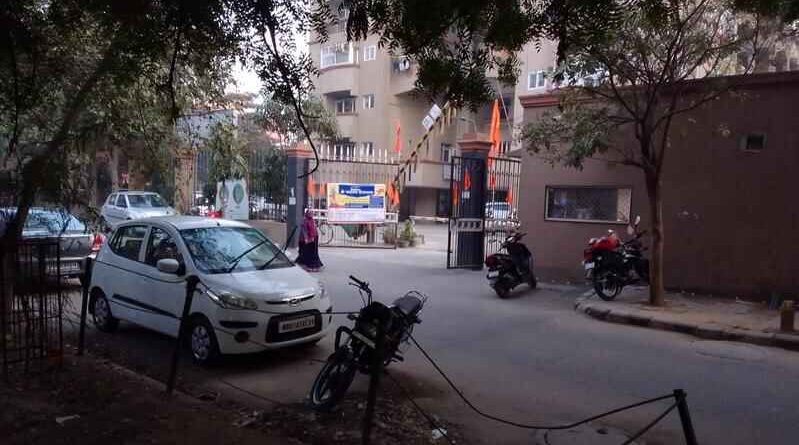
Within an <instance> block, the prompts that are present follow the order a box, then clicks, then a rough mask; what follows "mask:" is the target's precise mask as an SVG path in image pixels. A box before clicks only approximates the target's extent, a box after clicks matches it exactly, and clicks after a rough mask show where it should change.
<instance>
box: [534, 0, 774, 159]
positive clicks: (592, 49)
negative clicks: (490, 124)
mask: <svg viewBox="0 0 799 445" xmlns="http://www.w3.org/2000/svg"><path fill="white" fill-rule="evenodd" d="M727 6H728V5H727V3H725V2H722V1H720V0H700V1H692V0H679V1H672V2H642V3H640V4H637V5H636V6H631V7H629V8H627V9H626V10H625V11H624V12H623V13H621V17H622V18H623V24H622V25H620V26H619V27H618V28H617V29H613V30H606V31H605V33H604V34H603V36H602V38H597V39H595V40H592V41H583V42H582V43H581V45H580V46H574V47H570V48H569V49H568V51H567V52H566V53H564V54H563V57H562V59H561V61H560V64H559V66H558V68H557V70H556V72H555V73H554V76H553V77H554V78H555V80H557V81H559V82H560V84H561V92H562V101H561V104H560V106H559V108H558V110H556V111H547V112H544V113H543V115H542V116H541V118H540V119H537V120H536V121H535V122H533V123H531V124H529V125H528V126H527V127H526V128H525V130H524V132H523V134H522V138H523V139H524V141H525V142H526V143H527V146H528V148H529V149H530V150H531V151H533V152H534V153H537V154H542V153H543V154H544V155H545V156H548V157H549V159H550V160H552V161H555V162H559V163H563V164H565V165H567V166H570V167H577V168H580V167H581V166H582V162H583V159H585V158H588V157H592V156H594V155H597V154H604V153H606V152H608V151H609V150H612V152H613V153H611V157H613V158H615V159H616V160H619V161H620V162H622V163H625V164H629V165H635V166H638V167H641V168H643V169H644V170H645V171H646V172H647V173H650V174H659V171H660V166H661V164H662V159H663V155H664V151H665V149H666V147H667V146H668V145H669V138H670V137H671V136H670V133H669V131H670V127H671V123H672V120H673V118H674V116H677V115H679V114H682V113H686V112H689V111H691V110H693V109H695V108H697V107H699V106H701V105H702V104H703V103H706V102H707V101H709V100H712V99H714V98H716V97H718V96H719V94H721V93H723V92H725V91H727V90H728V87H727V84H726V82H725V81H724V79H723V78H721V79H716V80H715V81H713V82H707V83H706V84H705V85H704V86H703V89H702V91H699V92H697V91H690V92H689V89H690V88H691V84H690V83H689V82H686V81H687V80H689V79H691V80H696V79H705V78H711V77H716V76H719V75H722V74H741V73H747V72H749V71H750V70H751V68H752V64H753V62H754V60H755V58H756V55H757V54H758V52H759V51H761V50H762V48H760V47H759V43H758V40H757V37H758V35H759V27H760V26H761V25H760V23H759V22H758V21H757V20H756V18H754V19H749V20H745V21H744V20H742V19H741V18H740V17H738V18H735V17H734V16H733V15H731V13H730V11H729V9H728V8H727ZM742 52H744V53H746V52H748V54H749V55H750V56H749V57H748V58H747V59H745V60H741V59H740V58H739V57H738V55H739V54H740V53H742ZM742 62H743V63H742ZM624 128H627V129H629V131H630V132H631V134H634V135H635V137H636V139H637V141H638V143H639V146H638V147H637V149H636V148H631V147H627V146H623V145H621V144H614V143H613V141H612V140H611V137H612V136H613V135H615V134H619V132H620V131H623V130H622V129H624Z"/></svg>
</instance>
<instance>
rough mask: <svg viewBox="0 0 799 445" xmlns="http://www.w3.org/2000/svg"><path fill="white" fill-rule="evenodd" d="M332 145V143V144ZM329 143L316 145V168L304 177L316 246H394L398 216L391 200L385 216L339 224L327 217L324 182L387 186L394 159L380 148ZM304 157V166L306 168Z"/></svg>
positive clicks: (393, 167)
mask: <svg viewBox="0 0 799 445" xmlns="http://www.w3.org/2000/svg"><path fill="white" fill-rule="evenodd" d="M334 148H335V147H334ZM339 148H340V149H338V150H334V149H331V147H329V146H323V147H321V149H320V153H319V155H320V159H319V168H318V169H317V170H316V171H315V172H314V173H313V174H312V175H311V176H309V177H308V183H307V187H306V190H307V193H308V196H307V199H306V201H305V202H307V203H308V207H309V208H311V209H312V211H313V214H314V219H315V220H316V223H317V227H318V232H319V246H320V247H368V248H387V249H394V248H396V247H397V240H398V220H397V213H396V211H392V210H395V209H392V207H391V203H390V202H389V203H387V209H386V219H385V221H383V222H380V223H352V224H339V223H334V222H330V221H328V219H327V184H329V183H342V182H343V183H372V184H386V186H388V185H389V184H390V183H391V182H392V181H393V179H394V176H396V174H397V168H398V166H397V163H396V162H395V161H394V159H392V158H391V157H390V156H389V155H388V153H387V152H386V151H385V150H383V151H368V150H364V149H360V150H358V149H357V147H354V146H352V147H350V146H345V147H339ZM311 162H313V160H310V159H309V160H308V166H307V167H306V169H307V170H309V169H310V163H311ZM307 170H306V171H307Z"/></svg>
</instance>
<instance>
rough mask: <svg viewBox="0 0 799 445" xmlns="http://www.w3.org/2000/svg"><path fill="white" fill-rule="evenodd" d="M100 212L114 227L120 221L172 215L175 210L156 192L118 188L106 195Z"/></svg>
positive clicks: (174, 213)
mask: <svg viewBox="0 0 799 445" xmlns="http://www.w3.org/2000/svg"><path fill="white" fill-rule="evenodd" d="M100 214H101V215H102V217H103V219H104V220H105V222H106V223H107V224H108V225H109V226H111V227H116V225H117V224H119V223H121V222H122V221H129V220H133V219H141V218H150V217H153V216H172V215H176V214H177V212H176V211H175V209H173V208H172V207H170V206H169V204H167V202H166V201H165V200H164V198H162V197H161V195H159V194H158V193H155V192H143V191H134V190H120V191H118V192H116V193H111V194H110V195H108V198H107V199H106V200H105V204H103V208H102V209H101V210H100Z"/></svg>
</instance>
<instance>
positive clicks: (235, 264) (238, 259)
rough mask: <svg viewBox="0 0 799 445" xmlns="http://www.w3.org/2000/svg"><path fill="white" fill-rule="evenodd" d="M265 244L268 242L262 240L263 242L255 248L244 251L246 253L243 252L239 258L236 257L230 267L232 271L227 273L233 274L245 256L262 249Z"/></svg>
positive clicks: (229, 270)
mask: <svg viewBox="0 0 799 445" xmlns="http://www.w3.org/2000/svg"><path fill="white" fill-rule="evenodd" d="M264 243H266V240H262V241H261V242H259V243H258V244H256V245H254V246H252V247H250V248H249V249H247V250H245V251H244V252H243V253H242V254H241V255H239V256H237V257H236V258H235V259H234V260H233V262H232V263H233V264H232V265H231V266H230V269H228V270H227V273H231V272H233V269H235V268H236V266H238V265H239V261H241V259H242V258H244V255H247V254H248V253H250V252H252V251H253V250H255V249H257V248H259V247H261V246H262V245H263V244H264Z"/></svg>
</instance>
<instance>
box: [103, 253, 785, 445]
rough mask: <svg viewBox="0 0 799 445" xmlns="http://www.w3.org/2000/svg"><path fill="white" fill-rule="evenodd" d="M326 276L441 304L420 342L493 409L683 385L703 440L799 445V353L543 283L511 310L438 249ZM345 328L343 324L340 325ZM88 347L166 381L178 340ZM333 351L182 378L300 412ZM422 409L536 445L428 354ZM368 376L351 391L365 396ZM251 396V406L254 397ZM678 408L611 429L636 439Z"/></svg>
mask: <svg viewBox="0 0 799 445" xmlns="http://www.w3.org/2000/svg"><path fill="white" fill-rule="evenodd" d="M321 255H322V260H323V261H324V262H325V264H326V269H325V270H324V271H323V272H322V273H320V274H318V277H319V278H320V279H321V280H322V281H323V282H324V283H325V285H326V286H327V288H328V291H329V292H330V293H331V294H332V298H333V299H334V304H335V308H336V310H357V309H358V308H359V307H360V305H361V302H360V299H359V298H358V296H357V293H355V292H354V290H353V289H352V288H350V287H348V286H347V276H348V275H349V274H354V275H357V276H358V277H360V278H363V279H365V280H367V281H369V282H370V283H371V285H372V288H373V289H374V290H375V293H376V297H377V298H379V299H380V300H382V301H386V302H388V301H391V300H392V299H394V298H396V297H399V296H401V295H402V294H403V293H404V292H405V291H407V290H409V289H415V290H419V291H421V292H423V293H426V294H428V295H429V296H430V300H429V301H428V303H427V306H426V307H425V309H424V312H423V313H422V319H423V323H422V324H421V325H420V326H418V327H417V328H416V331H415V335H416V338H417V339H418V340H419V342H420V343H421V344H422V346H423V347H424V348H426V349H427V351H428V352H429V353H430V354H431V355H433V356H434V357H435V359H436V360H437V361H438V363H439V364H440V365H441V366H442V367H443V368H444V369H445V371H446V372H447V373H448V374H449V375H450V376H451V377H452V379H453V380H454V381H455V382H456V383H457V384H458V385H459V386H460V387H461V388H462V389H463V391H464V393H465V394H466V395H467V396H468V397H469V398H470V399H471V400H472V401H473V402H475V403H476V404H477V405H478V406H479V407H480V408H481V409H483V410H485V411H488V412H490V413H492V414H496V415H500V416H503V417H507V418H510V419H513V420H516V421H519V422H527V423H543V424H552V423H563V422H570V421H573V420H577V419H580V418H583V417H586V416H589V415H592V414H595V413H598V412H602V411H605V410H608V409H611V408H615V407H617V406H621V405H625V404H629V403H633V402H636V401H639V400H641V399H645V398H650V397H654V396H658V395H661V394H666V393H670V392H671V391H672V390H673V389H675V388H683V389H684V390H685V391H687V393H688V401H689V406H690V408H691V413H692V415H693V417H694V424H695V427H696V430H697V434H698V436H699V439H700V443H703V444H739V443H740V444H750V443H768V444H793V443H796V441H797V437H799V421H798V420H799V403H798V402H797V400H799V397H797V396H799V354H797V353H795V352H789V351H783V350H780V349H774V348H765V347H758V346H753V345H745V344H735V343H728V342H711V341H704V340H699V339H696V338H693V337H690V336H686V335H683V334H677V333H671V332H663V331H657V330H648V329H644V328H636V327H631V326H626V325H615V324H609V323H604V322H601V321H597V320H594V319H590V318H587V317H585V316H584V315H581V314H578V313H576V312H574V310H573V309H572V308H573V304H574V300H575V298H576V297H577V296H579V295H580V294H581V293H582V291H583V289H580V288H574V287H566V286H558V285H552V284H546V283H543V285H542V287H543V288H542V289H539V290H535V291H527V290H526V289H523V290H521V291H520V292H518V293H517V295H516V297H515V298H511V299H508V300H499V299H497V297H496V296H495V295H494V294H493V293H492V291H491V289H490V288H489V287H488V286H487V284H486V282H485V278H484V273H483V272H475V271H466V270H446V269H445V268H444V264H445V254H444V253H442V252H440V251H436V250H424V249H402V250H397V251H382V250H357V249H335V248H329V249H323V250H322V252H321ZM339 322H341V323H346V320H345V319H342V320H339ZM88 338H89V343H88V345H89V349H90V350H94V352H95V353H98V354H103V355H108V356H110V357H111V358H112V359H114V360H117V361H119V362H122V363H124V364H125V365H126V366H129V367H131V368H133V369H135V370H138V371H142V372H146V373H149V374H151V375H153V376H155V377H157V378H164V376H165V372H166V368H167V364H168V361H169V356H170V352H171V349H172V345H173V342H172V340H171V339H168V338H165V337H162V336H160V335H157V334H153V333H149V332H147V331H144V330H142V329H140V328H136V327H133V326H128V325H124V326H123V327H122V328H121V329H120V331H119V332H117V333H116V334H113V335H108V334H101V333H97V332H95V331H93V330H89V337H88ZM331 349H332V337H329V338H326V339H325V340H323V341H322V342H321V343H320V344H319V345H318V346H317V347H314V348H310V349H300V350H291V351H285V352H277V353H271V354H262V355H257V356H248V357H237V358H235V359H232V360H229V361H228V362H226V363H225V364H223V365H222V366H219V367H217V368H214V369H211V370H201V369H199V368H197V367H195V366H194V365H192V364H190V363H187V362H184V365H183V367H182V368H181V376H182V377H181V378H182V382H184V384H186V385H189V384H191V385H194V384H197V382H198V381H200V382H202V381H207V382H210V383H215V384H224V385H229V384H232V385H235V386H237V387H240V388H243V389H246V390H247V391H250V392H252V393H255V394H257V395H258V396H260V397H262V398H263V399H265V400H271V401H275V402H289V403H290V402H298V401H301V400H303V398H304V397H305V395H306V394H307V391H308V389H309V388H310V385H311V383H312V380H313V378H314V376H315V374H316V372H317V371H318V369H319V367H320V366H321V364H320V360H322V359H324V358H325V357H326V356H327V355H328V354H329V353H330V351H331ZM392 367H393V368H394V373H395V375H398V376H399V377H400V378H401V379H402V380H403V381H404V382H406V383H407V384H409V385H412V387H413V388H412V391H413V393H414V395H415V397H417V398H418V400H419V402H420V403H421V404H422V405H423V406H425V407H426V408H427V409H429V410H430V411H432V412H433V413H435V414H436V415H438V416H440V417H441V418H443V419H447V420H450V421H454V422H456V423H457V424H459V425H461V428H462V429H463V432H464V434H465V435H466V436H467V437H468V438H469V439H470V442H472V443H486V444H488V443H514V444H515V443H519V444H521V443H534V441H533V440H532V439H533V437H534V436H535V432H533V431H525V430H518V429H515V428H513V427H507V426H503V425H498V424H496V423H494V422H492V421H489V420H485V419H482V418H481V417H479V416H477V415H475V414H474V413H473V412H471V411H469V410H468V409H467V408H466V407H465V406H464V405H463V404H462V403H461V402H460V401H459V400H458V399H457V398H456V397H455V396H454V393H453V392H452V391H451V390H450V389H449V388H448V387H447V386H446V384H445V383H444V382H443V381H442V379H440V378H439V377H438V375H437V374H436V372H435V370H434V369H433V368H432V367H431V366H430V365H429V364H428V363H427V362H426V361H425V359H424V357H423V356H422V355H421V354H420V353H419V352H418V351H416V350H413V349H411V350H409V351H408V352H407V354H406V362H404V363H400V364H395V365H392ZM365 385H366V379H365V378H363V377H361V378H359V380H358V381H357V382H356V385H354V388H353V390H354V391H355V392H356V393H357V392H359V391H361V392H365ZM243 397H244V396H243ZM666 407H667V405H666V404H665V403H664V404H660V405H656V406H652V407H648V408H644V409H640V410H636V411H634V412H627V413H624V414H619V415H616V416H613V417H612V418H609V419H607V421H603V422H601V425H606V426H609V427H611V428H614V429H618V430H622V431H627V432H633V431H635V430H637V429H638V428H640V427H642V426H644V425H645V424H646V423H648V421H649V420H650V419H652V418H654V417H655V416H656V415H657V414H659V412H660V411H662V410H663V409H665V408H666ZM645 438H646V442H645V443H648V444H672V443H683V442H682V438H681V432H680V426H679V421H678V417H677V415H676V413H675V414H672V415H670V416H669V417H667V418H666V419H665V420H664V421H663V422H662V423H660V424H659V425H658V426H657V427H655V428H654V429H653V430H652V431H651V432H650V433H649V434H647V435H646V436H645Z"/></svg>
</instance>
